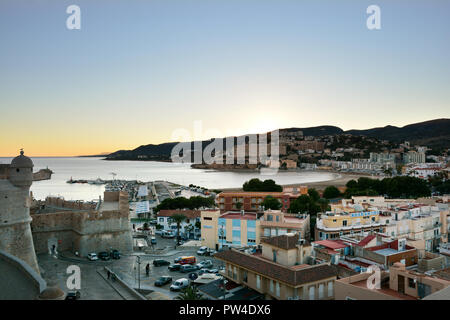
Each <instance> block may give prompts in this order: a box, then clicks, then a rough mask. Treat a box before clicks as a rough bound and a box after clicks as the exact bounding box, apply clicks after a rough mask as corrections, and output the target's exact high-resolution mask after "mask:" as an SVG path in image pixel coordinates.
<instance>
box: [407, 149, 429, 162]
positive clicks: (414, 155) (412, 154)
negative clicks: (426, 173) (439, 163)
mask: <svg viewBox="0 0 450 320" xmlns="http://www.w3.org/2000/svg"><path fill="white" fill-rule="evenodd" d="M425 159H426V157H425V152H417V151H408V152H407V153H404V154H403V162H404V163H405V164H408V163H425V162H426V161H425Z"/></svg>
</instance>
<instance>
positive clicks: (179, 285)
mask: <svg viewBox="0 0 450 320" xmlns="http://www.w3.org/2000/svg"><path fill="white" fill-rule="evenodd" d="M187 287H189V280H188V279H186V278H181V279H178V280H177V281H175V282H174V283H172V285H171V286H170V291H179V290H181V289H184V288H187Z"/></svg>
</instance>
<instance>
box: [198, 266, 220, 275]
mask: <svg viewBox="0 0 450 320" xmlns="http://www.w3.org/2000/svg"><path fill="white" fill-rule="evenodd" d="M205 273H219V269H206V268H203V269H200V270H199V271H198V274H199V275H200V276H201V275H202V274H205Z"/></svg>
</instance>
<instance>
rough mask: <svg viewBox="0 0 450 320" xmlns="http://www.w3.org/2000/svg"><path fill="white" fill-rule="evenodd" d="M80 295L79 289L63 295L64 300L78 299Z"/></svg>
mask: <svg viewBox="0 0 450 320" xmlns="http://www.w3.org/2000/svg"><path fill="white" fill-rule="evenodd" d="M80 297H81V293H80V291H69V292H67V295H66V297H65V300H78V299H80Z"/></svg>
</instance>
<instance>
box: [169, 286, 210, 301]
mask: <svg viewBox="0 0 450 320" xmlns="http://www.w3.org/2000/svg"><path fill="white" fill-rule="evenodd" d="M175 299H177V300H205V298H203V295H202V294H201V293H200V292H199V291H198V289H197V287H194V286H191V285H190V286H189V287H187V288H185V289H183V290H182V291H181V292H180V294H179V295H178V296H177V297H176V298H175Z"/></svg>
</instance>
